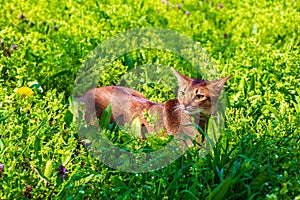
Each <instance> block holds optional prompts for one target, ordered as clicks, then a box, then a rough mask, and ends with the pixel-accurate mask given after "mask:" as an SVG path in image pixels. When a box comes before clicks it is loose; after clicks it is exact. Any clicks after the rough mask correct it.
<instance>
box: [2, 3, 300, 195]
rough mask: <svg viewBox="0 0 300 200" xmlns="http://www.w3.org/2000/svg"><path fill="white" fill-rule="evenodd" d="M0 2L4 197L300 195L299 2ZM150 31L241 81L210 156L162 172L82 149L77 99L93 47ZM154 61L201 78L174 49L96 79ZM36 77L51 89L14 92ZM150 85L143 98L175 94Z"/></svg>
mask: <svg viewBox="0 0 300 200" xmlns="http://www.w3.org/2000/svg"><path fill="white" fill-rule="evenodd" d="M178 3H180V4H181V9H178V8H177V4H178ZM219 3H222V5H223V7H222V6H220V5H218V4H219ZM172 5H174V7H172ZM0 9H1V13H0V72H1V73H0V164H4V168H3V170H2V171H1V172H0V183H1V184H0V199H17V198H25V199H26V198H34V199H46V198H53V199H54V198H58V199H83V198H84V199H93V198H94V199H206V198H207V199H266V198H267V199H300V171H299V169H300V161H299V159H300V153H299V152H300V145H299V143H300V141H299V140H300V139H299V138H300V130H299V127H300V50H299V45H300V32H299V31H300V30H299V24H300V17H299V16H300V15H299V14H300V13H299V12H300V2H299V1H266V0H263V1H259V2H258V1H227V0H224V1H222V2H217V1H210V0H209V1H208V2H207V1H191V0H185V1H170V5H169V6H167V5H166V4H165V3H163V2H161V1H148V0H147V1H132V0H129V1H123V2H121V1H116V0H111V1H94V0H87V1H81V0H77V1H34V0H31V1H16V0H12V1H2V2H1V3H0ZM186 11H189V12H190V14H189V15H186V14H185V13H186ZM22 13H23V14H24V15H25V19H24V18H23V20H22V19H20V16H21V14H22ZM30 22H31V23H33V24H30ZM143 27H160V28H168V29H173V30H176V31H179V32H180V33H182V34H185V35H187V36H189V37H191V38H193V39H194V40H196V41H199V42H201V45H202V46H203V47H204V48H205V49H206V50H207V52H208V54H209V55H210V57H211V58H212V60H213V61H214V62H215V66H216V69H217V71H218V73H219V75H220V76H226V75H229V74H233V77H232V78H231V79H230V80H229V81H228V83H227V84H226V87H225V89H226V95H227V96H228V98H229V103H228V106H227V108H226V123H225V128H224V130H223V131H222V134H221V137H220V138H219V142H218V143H217V145H216V146H215V147H214V149H213V151H212V152H211V153H209V154H208V155H207V156H205V157H204V158H202V159H200V158H199V155H198V154H197V153H196V152H195V151H189V152H188V153H187V155H186V156H182V157H180V158H179V159H178V160H176V161H175V162H174V163H172V164H171V165H169V166H167V167H165V168H163V169H160V170H157V171H153V172H149V173H143V174H138V173H125V172H121V171H118V170H114V169H111V168H109V167H106V166H105V165H104V164H102V163H100V162H99V161H98V160H97V159H95V158H94V157H93V156H92V155H91V154H89V153H88V150H87V149H86V148H84V146H83V144H82V142H81V141H80V140H79V139H78V134H77V130H76V125H75V124H74V123H73V122H72V120H71V118H72V114H71V113H70V105H69V103H70V98H69V97H70V96H71V94H72V92H73V84H74V80H75V76H76V73H77V72H78V70H79V69H80V67H81V64H83V62H84V60H85V59H86V57H87V55H88V53H89V52H90V51H92V50H93V49H94V48H95V47H96V46H97V45H98V44H100V43H101V42H103V41H105V39H109V38H110V37H112V36H114V35H116V34H117V33H122V32H124V31H126V30H131V29H135V28H143ZM224 34H226V36H227V37H224ZM14 44H16V45H17V47H18V48H17V50H13V49H12V45H14ZM144 54H145V55H146V56H144ZM157 60H159V61H160V62H161V63H162V64H164V65H166V66H170V67H172V66H174V67H176V68H177V69H179V70H180V71H181V72H183V73H185V74H186V75H190V76H198V75H196V74H195V73H194V72H193V71H192V70H190V66H189V64H188V63H185V62H184V61H183V60H181V59H180V58H178V57H176V56H174V55H170V54H169V53H166V52H162V51H146V52H139V51H138V52H133V53H131V54H129V55H127V56H124V57H121V58H119V60H118V61H116V63H115V64H113V65H112V66H111V69H112V70H107V71H106V72H105V73H104V74H105V76H103V77H101V80H100V82H99V84H100V85H111V84H118V83H119V81H120V80H119V77H120V76H121V75H122V73H124V71H126V69H128V68H130V67H132V66H134V64H135V63H137V64H138V65H141V64H146V63H149V62H150V63H151V62H153V63H155V61H157ZM116 74H117V75H118V76H114V75H116ZM32 81H36V82H37V83H38V84H37V85H38V86H41V87H42V88H43V91H40V90H39V89H38V88H33V90H34V95H33V96H21V95H19V94H17V93H16V92H15V91H14V90H15V89H16V88H20V87H22V86H28V85H27V84H28V83H29V82H32ZM160 84H161V83H160ZM149 85H150V86H151V84H150V83H147V82H145V83H143V87H141V88H140V89H141V91H143V92H144V93H145V95H146V96H147V97H149V98H152V99H154V100H159V101H163V100H165V99H167V98H169V96H167V95H166V94H159V92H157V91H160V89H161V88H160V87H161V85H156V86H154V87H152V86H151V87H150V86H149ZM154 94H156V95H157V96H155V95H154ZM171 96H172V95H171ZM124 137H125V133H124ZM118 141H119V140H118ZM61 164H62V165H63V166H65V168H66V169H67V174H66V176H65V179H62V178H61V176H59V173H58V172H57V171H56V170H57V169H58V167H59V166H60V165H61ZM46 183H47V184H46Z"/></svg>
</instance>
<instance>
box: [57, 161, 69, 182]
mask: <svg viewBox="0 0 300 200" xmlns="http://www.w3.org/2000/svg"><path fill="white" fill-rule="evenodd" d="M56 172H57V173H58V176H60V177H61V178H62V179H63V180H64V179H65V176H66V174H67V169H66V168H65V167H64V166H63V165H62V164H61V165H60V166H59V167H58V168H57V170H56Z"/></svg>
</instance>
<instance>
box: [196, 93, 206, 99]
mask: <svg viewBox="0 0 300 200" xmlns="http://www.w3.org/2000/svg"><path fill="white" fill-rule="evenodd" d="M203 97H204V95H202V94H196V98H197V99H202V98H203Z"/></svg>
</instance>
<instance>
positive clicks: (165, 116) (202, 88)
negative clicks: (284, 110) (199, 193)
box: [78, 68, 231, 144]
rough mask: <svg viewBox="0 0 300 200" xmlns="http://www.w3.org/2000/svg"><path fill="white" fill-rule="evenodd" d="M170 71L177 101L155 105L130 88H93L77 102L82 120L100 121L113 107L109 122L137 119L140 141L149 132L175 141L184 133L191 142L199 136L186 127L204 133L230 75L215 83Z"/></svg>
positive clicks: (126, 121) (127, 121) (119, 122)
mask: <svg viewBox="0 0 300 200" xmlns="http://www.w3.org/2000/svg"><path fill="white" fill-rule="evenodd" d="M172 71H173V73H174V75H175V76H176V77H177V80H178V86H179V88H178V99H174V100H168V101H166V102H165V103H156V102H152V101H150V100H148V99H146V97H145V96H144V95H143V94H142V93H140V92H138V91H135V90H132V89H129V88H124V87H117V86H106V87H100V88H94V89H90V90H88V91H87V93H85V94H84V95H83V96H82V97H81V98H79V99H78V101H79V102H83V103H84V109H85V120H86V121H87V122H90V123H94V119H96V118H100V117H101V115H102V112H103V111H104V109H105V108H106V107H107V106H108V105H109V104H112V116H111V122H117V123H118V124H119V125H124V124H125V123H131V122H132V121H133V120H134V119H136V118H139V120H140V126H141V128H142V131H141V132H142V135H141V137H142V138H145V133H147V132H148V133H156V134H157V133H163V134H164V135H170V134H174V136H175V137H178V138H181V139H183V136H182V134H180V133H182V132H183V133H185V134H187V135H188V136H190V137H191V138H192V139H193V138H194V137H195V134H199V132H198V131H195V128H194V127H192V126H185V125H190V124H192V123H193V122H194V123H196V124H198V125H199V126H200V127H201V128H202V129H203V130H205V129H206V124H207V120H208V118H209V117H210V115H211V114H214V113H215V112H216V110H217V100H218V97H219V95H220V93H221V91H222V88H223V86H224V84H225V83H226V81H227V80H228V79H229V78H230V77H231V75H230V76H227V77H225V78H221V79H219V80H216V81H207V80H198V79H193V78H189V77H187V76H184V75H182V74H180V73H179V72H177V71H176V70H174V69H173V68H172ZM144 111H147V112H148V114H149V115H150V116H156V117H155V118H156V120H154V122H153V121H152V122H151V121H149V119H147V117H146V116H145V112H144ZM149 115H148V116H149ZM192 118H193V119H192ZM203 140H204V137H203V139H202V141H203ZM187 143H188V144H191V142H187Z"/></svg>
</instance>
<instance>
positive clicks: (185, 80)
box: [171, 67, 190, 85]
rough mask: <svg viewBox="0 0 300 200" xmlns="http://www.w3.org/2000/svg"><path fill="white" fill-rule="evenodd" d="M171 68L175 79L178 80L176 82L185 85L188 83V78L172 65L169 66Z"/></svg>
mask: <svg viewBox="0 0 300 200" xmlns="http://www.w3.org/2000/svg"><path fill="white" fill-rule="evenodd" d="M171 69H172V72H173V74H174V75H175V76H176V78H177V80H178V83H179V84H181V85H186V84H188V83H189V81H190V78H189V77H187V76H185V75H183V74H181V73H179V72H178V71H176V70H175V69H174V68H173V67H172V68H171Z"/></svg>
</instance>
